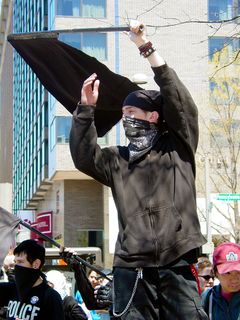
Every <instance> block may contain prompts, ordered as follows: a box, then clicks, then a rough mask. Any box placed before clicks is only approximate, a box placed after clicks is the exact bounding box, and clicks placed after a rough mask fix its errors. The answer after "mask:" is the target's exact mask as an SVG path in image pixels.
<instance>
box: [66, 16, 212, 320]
mask: <svg viewBox="0 0 240 320" xmlns="http://www.w3.org/2000/svg"><path fill="white" fill-rule="evenodd" d="M128 36H129V38H130V40H131V41H132V42H133V43H134V44H135V45H136V46H137V48H138V49H139V53H140V56H141V57H143V58H146V60H147V61H148V62H149V63H150V66H151V68H152V71H153V73H154V79H155V82H156V84H157V85H158V86H159V88H160V90H137V91H133V92H131V93H130V94H129V95H128V96H127V97H125V99H123V101H122V102H123V103H122V113H123V115H122V121H123V127H124V130H125V135H126V137H127V138H128V140H129V142H130V143H129V145H128V146H113V147H107V148H101V147H100V146H99V145H98V144H97V130H96V125H95V122H94V119H95V118H94V115H95V109H96V104H97V101H98V98H101V84H100V80H99V79H98V75H97V74H96V73H93V74H92V75H90V76H89V77H88V78H87V79H86V80H85V81H84V83H83V86H82V90H81V102H80V103H79V104H78V106H77V109H76V110H75V112H74V113H73V120H72V128H71V133H70V151H71V155H72V159H73V162H74V164H75V166H76V168H77V169H78V170H80V171H82V172H84V173H85V174H87V175H89V176H91V177H93V178H94V179H96V180H97V181H98V182H100V183H102V184H104V185H106V186H109V187H110V188H111V190H112V194H113V197H114V201H115V204H116V208H117V211H118V223H119V234H118V238H117V242H116V246H115V254H114V261H113V283H114V294H113V314H114V315H115V317H117V318H118V319H124V320H129V319H131V320H134V319H138V320H140V319H148V320H151V319H168V320H176V319H178V320H185V319H188V320H189V319H191V320H194V319H207V315H206V314H205V312H204V310H203V308H202V305H201V299H200V295H199V292H198V288H197V280H196V278H197V272H196V270H195V269H194V264H195V263H196V262H197V258H198V256H199V251H200V247H201V246H202V245H203V244H204V243H205V242H206V240H205V238H204V237H203V236H202V234H201V231H200V224H199V220H198V216H197V210H196V192H195V160H194V156H195V152H196V148H197V144H198V113H197V108H196V105H195V103H194V101H193V99H192V97H191V95H190V93H189V92H188V90H187V89H186V87H185V86H184V85H183V83H182V82H181V81H180V79H179V78H178V76H177V75H176V73H175V71H174V70H173V69H171V68H170V67H169V66H168V65H167V64H166V63H165V61H164V59H163V58H162V57H161V56H160V55H159V53H158V52H157V50H156V49H155V48H154V47H153V45H152V43H151V42H150V41H148V39H147V38H146V34H145V28H142V25H141V24H140V23H139V22H138V21H131V23H130V31H129V32H128ZM99 94H100V97H99ZM109 121H111V119H109Z"/></svg>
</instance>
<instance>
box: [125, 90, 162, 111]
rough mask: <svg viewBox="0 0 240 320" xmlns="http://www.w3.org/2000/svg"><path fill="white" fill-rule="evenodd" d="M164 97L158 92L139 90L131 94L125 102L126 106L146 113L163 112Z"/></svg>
mask: <svg viewBox="0 0 240 320" xmlns="http://www.w3.org/2000/svg"><path fill="white" fill-rule="evenodd" d="M162 103H163V101H162V96H161V94H160V92H159V91H156V90H137V91H133V92H131V93H130V94H129V95H128V96H127V97H126V98H125V100H124V101H123V107H124V106H132V107H137V108H140V109H142V110H145V111H151V112H152V111H158V112H160V111H161V107H162Z"/></svg>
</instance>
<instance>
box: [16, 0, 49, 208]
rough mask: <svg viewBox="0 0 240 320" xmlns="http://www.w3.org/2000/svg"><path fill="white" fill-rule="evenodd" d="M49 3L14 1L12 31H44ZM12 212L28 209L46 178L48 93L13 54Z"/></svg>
mask: <svg viewBox="0 0 240 320" xmlns="http://www.w3.org/2000/svg"><path fill="white" fill-rule="evenodd" d="M46 4H47V1H43V0H34V1H29V0H15V1H14V3H13V32H14V33H20V32H30V31H41V30H43V29H44V15H46V8H47V6H46ZM13 109H14V112H13V126H14V128H13V210H14V211H15V212H16V211H17V210H20V209H23V208H25V207H26V204H27V203H28V201H29V199H31V198H32V197H33V195H34V194H35V192H36V190H37V188H38V187H39V186H40V184H41V182H42V181H44V179H46V178H47V165H48V140H47V128H48V115H47V102H46V101H45V92H44V88H43V86H42V85H41V84H40V82H39V81H38V79H37V78H36V76H35V74H34V73H33V72H32V71H31V70H30V68H29V66H28V65H27V64H26V63H25V62H24V61H23V60H22V59H21V58H20V56H19V55H18V54H17V53H16V52H14V74H13Z"/></svg>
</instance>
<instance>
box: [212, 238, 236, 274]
mask: <svg viewBox="0 0 240 320" xmlns="http://www.w3.org/2000/svg"><path fill="white" fill-rule="evenodd" d="M213 265H214V266H215V267H217V270H218V272H219V273H220V274H223V273H227V272H231V271H240V245H239V244H237V243H232V242H224V243H222V244H220V245H219V246H217V248H216V249H215V250H214V252H213Z"/></svg>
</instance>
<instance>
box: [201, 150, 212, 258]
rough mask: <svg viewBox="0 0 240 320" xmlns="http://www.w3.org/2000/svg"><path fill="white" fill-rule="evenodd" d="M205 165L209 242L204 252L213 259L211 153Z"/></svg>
mask: <svg viewBox="0 0 240 320" xmlns="http://www.w3.org/2000/svg"><path fill="white" fill-rule="evenodd" d="M204 165H205V206H206V211H205V212H206V233H207V243H206V245H204V247H203V251H204V253H207V254H208V255H209V259H210V260H211V259H212V253H213V249H214V246H213V242H212V223H211V199H210V193H211V190H210V179H209V155H208V154H205V157H204Z"/></svg>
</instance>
